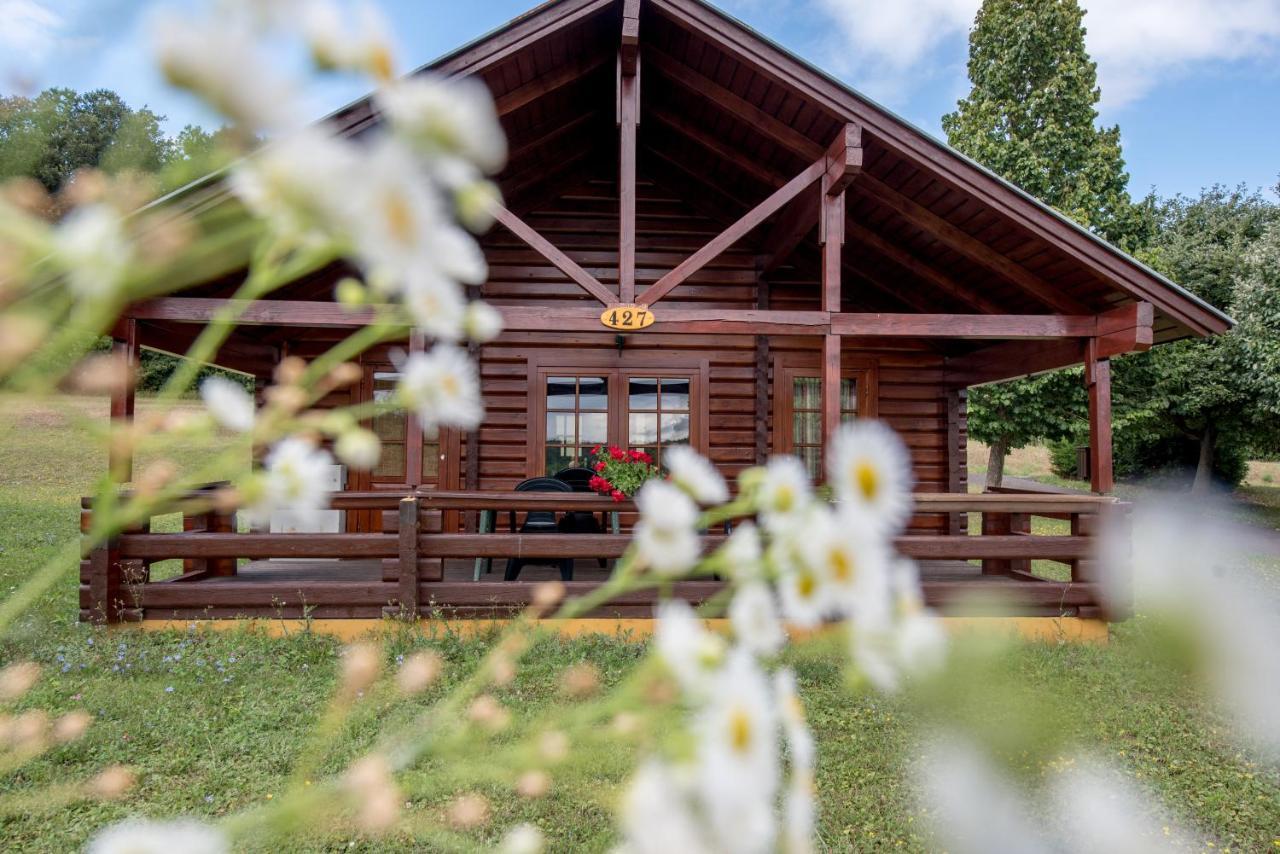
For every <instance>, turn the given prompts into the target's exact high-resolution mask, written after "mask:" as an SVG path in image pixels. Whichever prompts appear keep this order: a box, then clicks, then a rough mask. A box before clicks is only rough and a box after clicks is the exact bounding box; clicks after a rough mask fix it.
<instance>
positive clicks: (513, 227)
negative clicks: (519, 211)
mask: <svg viewBox="0 0 1280 854" xmlns="http://www.w3.org/2000/svg"><path fill="white" fill-rule="evenodd" d="M492 209H493V216H494V219H496V220H497V221H498V222H500V223H502V224H503V225H504V226H506V227H507V229H508V230H509V231H510V232H511V233H512V234H514V235H515V236H516V237H519V238H520V239H521V240H523V241H524V242H525V243H527V244H529V247H530V248H531V249H533V250H534V251H535V252H537V253H538V254H539V255H541V256H542V257H543V258H546V259H547V260H548V261H550V262H551V263H552V264H553V265H554V266H555V267H556V268H557V269H558V270H560V272H562V273H564V274H565V275H566V276H568V277H569V278H570V279H571V280H572V281H574V282H577V283H578V286H579V287H581V288H582V289H583V290H584V291H586V292H587V293H589V294H591V295H592V296H593V297H595V298H596V299H598V300H600V302H602V303H603V304H605V305H613V304H614V303H615V302H617V297H616V296H614V294H613V292H612V291H610V290H609V289H608V288H606V287H605V286H604V285H602V284H601V283H600V280H599V279H597V278H596V277H595V276H593V275H591V274H590V273H588V272H587V271H586V270H584V269H582V268H581V267H580V266H578V264H577V262H575V261H574V260H573V259H572V258H570V257H569V256H568V255H566V254H564V253H563V252H561V251H560V250H559V249H557V248H556V247H555V246H554V245H552V243H551V241H549V240H547V239H546V238H545V237H543V236H542V235H541V234H539V233H538V232H537V231H535V230H534V229H533V228H532V227H530V226H529V225H528V224H527V223H526V222H525V221H524V220H522V219H520V217H518V216H516V215H515V214H513V213H512V212H511V211H509V210H507V208H506V207H504V206H503V205H501V204H500V203H498V202H494V203H493V208H492Z"/></svg>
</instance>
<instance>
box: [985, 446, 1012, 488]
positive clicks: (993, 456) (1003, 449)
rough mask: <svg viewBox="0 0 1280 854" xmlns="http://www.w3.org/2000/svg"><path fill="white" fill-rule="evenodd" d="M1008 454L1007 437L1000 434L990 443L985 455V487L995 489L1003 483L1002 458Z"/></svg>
mask: <svg viewBox="0 0 1280 854" xmlns="http://www.w3.org/2000/svg"><path fill="white" fill-rule="evenodd" d="M1008 454H1009V438H1008V437H1007V436H1001V437H999V438H998V439H996V440H995V441H994V442H992V443H991V452H990V454H989V455H988V456H987V489H995V488H996V487H997V486H1000V485H1001V484H1003V483H1004V458H1005V457H1006V456H1008Z"/></svg>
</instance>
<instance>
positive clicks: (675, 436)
mask: <svg viewBox="0 0 1280 854" xmlns="http://www.w3.org/2000/svg"><path fill="white" fill-rule="evenodd" d="M688 441H689V413H687V412H677V413H675V414H674V415H673V414H671V413H668V412H663V413H662V444H664V445H670V444H676V443H680V442H688Z"/></svg>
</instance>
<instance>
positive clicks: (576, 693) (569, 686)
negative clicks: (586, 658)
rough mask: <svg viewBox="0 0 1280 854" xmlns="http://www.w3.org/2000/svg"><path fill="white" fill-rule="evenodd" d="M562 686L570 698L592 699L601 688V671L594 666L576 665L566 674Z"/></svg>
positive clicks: (562, 679)
mask: <svg viewBox="0 0 1280 854" xmlns="http://www.w3.org/2000/svg"><path fill="white" fill-rule="evenodd" d="M560 686H561V688H562V689H563V690H564V692H565V693H566V694H568V695H569V696H570V697H575V698H582V697H590V696H591V695H592V694H594V693H595V692H596V691H597V690H599V688H600V671H598V670H596V668H595V666H594V665H592V664H587V663H585V662H584V663H582V664H575V665H574V666H573V667H570V668H569V669H568V670H566V671H565V672H564V676H563V677H562V678H561V680H560Z"/></svg>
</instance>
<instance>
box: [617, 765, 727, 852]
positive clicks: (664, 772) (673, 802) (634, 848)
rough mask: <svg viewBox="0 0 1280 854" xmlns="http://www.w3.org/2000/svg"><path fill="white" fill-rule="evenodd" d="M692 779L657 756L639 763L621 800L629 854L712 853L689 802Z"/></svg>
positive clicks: (622, 822)
mask: <svg viewBox="0 0 1280 854" xmlns="http://www.w3.org/2000/svg"><path fill="white" fill-rule="evenodd" d="M690 794H691V793H690V786H689V781H688V780H687V779H686V778H685V776H684V775H682V774H679V773H677V772H676V771H675V770H674V769H671V768H669V767H668V766H666V765H664V764H663V763H661V762H659V761H658V760H656V759H650V760H648V761H646V762H645V763H644V764H643V765H641V766H640V768H639V770H638V771H636V775H635V777H633V778H632V780H631V784H630V785H629V786H628V787H627V792H626V795H624V796H623V800H622V815H621V822H620V823H621V825H622V834H623V838H624V842H623V845H622V849H621V850H622V851H625V852H627V854H675V852H680V854H711V852H712V851H714V850H715V849H713V848H712V847H711V846H710V845H709V844H708V843H707V840H706V837H705V835H704V833H703V831H702V829H701V828H700V827H699V826H698V821H697V818H696V817H695V816H694V813H693V810H692V808H691V804H690Z"/></svg>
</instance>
